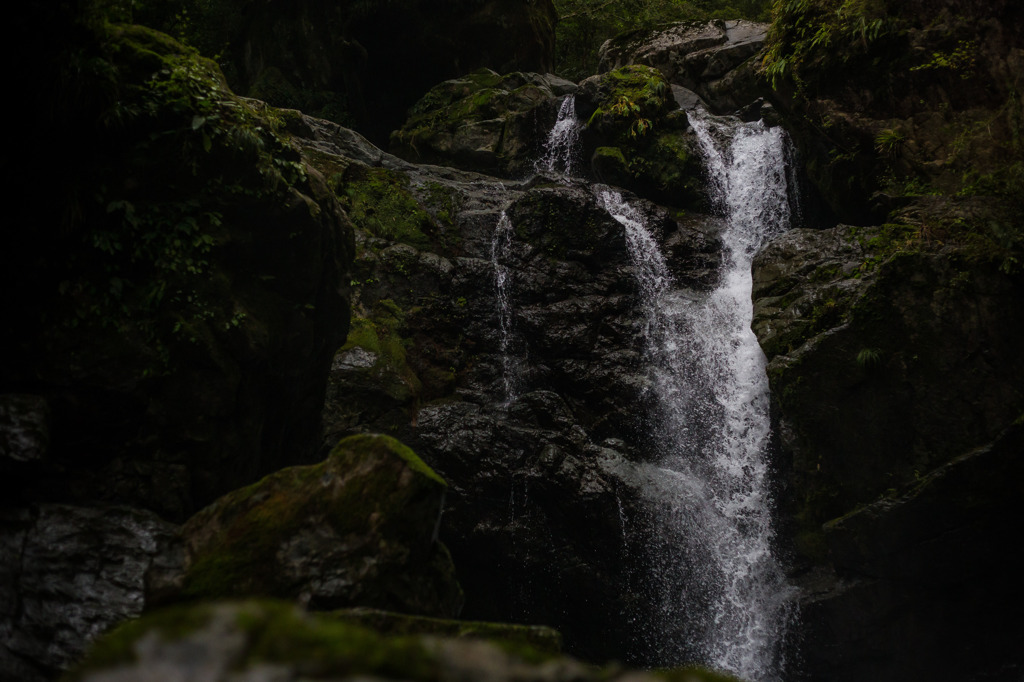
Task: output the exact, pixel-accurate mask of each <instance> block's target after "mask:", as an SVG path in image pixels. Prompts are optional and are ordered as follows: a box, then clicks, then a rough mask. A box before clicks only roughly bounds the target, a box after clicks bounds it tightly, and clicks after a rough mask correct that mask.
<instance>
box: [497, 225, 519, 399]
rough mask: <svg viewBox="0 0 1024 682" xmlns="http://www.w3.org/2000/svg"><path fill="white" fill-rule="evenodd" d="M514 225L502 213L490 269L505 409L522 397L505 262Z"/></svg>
mask: <svg viewBox="0 0 1024 682" xmlns="http://www.w3.org/2000/svg"><path fill="white" fill-rule="evenodd" d="M512 234H513V229H512V221H511V220H509V218H508V215H507V214H506V213H505V211H502V212H501V217H500V218H498V222H497V224H496V225H495V226H494V235H493V236H492V237H491V265H492V267H493V268H494V289H495V299H496V301H497V304H498V305H497V307H498V331H499V334H500V337H499V348H500V351H501V379H502V385H503V387H504V402H505V405H506V406H507V405H510V404H511V403H512V402H513V401H515V399H516V397H518V395H519V377H520V373H521V372H520V370H521V368H520V364H521V362H522V360H521V359H520V358H518V357H517V356H516V355H515V354H514V350H515V349H514V345H515V318H514V317H513V311H512V298H511V287H512V273H511V272H510V271H509V269H508V267H507V266H506V265H505V263H504V262H503V261H504V260H505V259H506V258H507V255H508V252H509V249H510V248H511V247H512Z"/></svg>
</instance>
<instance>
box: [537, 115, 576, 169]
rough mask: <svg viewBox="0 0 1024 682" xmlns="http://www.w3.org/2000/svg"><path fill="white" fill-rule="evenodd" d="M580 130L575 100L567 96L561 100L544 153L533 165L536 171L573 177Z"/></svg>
mask: <svg viewBox="0 0 1024 682" xmlns="http://www.w3.org/2000/svg"><path fill="white" fill-rule="evenodd" d="M581 128H582V126H581V125H580V122H579V121H578V120H577V119H576V98H575V97H574V96H573V95H569V96H567V97H566V98H565V99H563V100H562V106H561V107H559V109H558V120H556V121H555V125H554V127H552V128H551V132H550V133H548V139H547V141H546V142H545V143H544V153H543V154H542V155H541V157H540V158H539V159H538V160H537V162H536V163H535V164H534V168H535V169H536V171H537V172H538V173H540V172H543V171H547V172H549V173H564V174H565V175H570V176H571V175H573V174H574V173H575V172H576V162H577V154H578V147H579V139H580V129H581Z"/></svg>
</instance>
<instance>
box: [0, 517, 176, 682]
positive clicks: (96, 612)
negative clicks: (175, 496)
mask: <svg viewBox="0 0 1024 682" xmlns="http://www.w3.org/2000/svg"><path fill="white" fill-rule="evenodd" d="M182 558H183V557H182V554H181V545H180V541H178V538H177V527H176V526H175V525H174V524H170V523H167V522H166V521H162V520H161V519H160V518H159V517H157V516H156V515H155V514H152V513H151V512H145V511H140V510H134V509H128V508H124V507H108V508H102V509H97V508H85V507H73V506H68V505H39V506H33V507H30V508H26V509H18V510H14V511H4V512H0V680H4V681H5V682H14V681H15V680H19V681H22V682H24V681H29V680H41V679H48V678H52V677H55V676H56V675H57V674H59V672H60V671H61V670H63V669H64V668H66V667H68V666H69V665H71V664H73V663H75V662H77V661H78V660H79V659H80V658H81V657H82V655H83V654H84V652H85V648H86V646H87V645H88V644H89V643H90V642H91V641H92V640H94V639H95V638H96V637H98V636H99V635H101V634H103V633H104V632H106V631H107V630H108V629H110V628H111V627H113V626H114V625H117V624H118V623H120V622H121V621H123V620H125V619H129V618H135V617H138V616H139V615H140V614H141V613H142V610H143V608H144V607H145V605H146V597H147V593H153V592H159V591H161V590H162V589H163V588H164V587H166V586H167V585H168V584H169V583H171V582H173V581H174V579H175V576H180V573H181V566H182Z"/></svg>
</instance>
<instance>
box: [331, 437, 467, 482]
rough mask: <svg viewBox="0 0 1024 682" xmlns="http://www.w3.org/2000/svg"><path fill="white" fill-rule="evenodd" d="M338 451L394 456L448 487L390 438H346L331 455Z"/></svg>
mask: <svg viewBox="0 0 1024 682" xmlns="http://www.w3.org/2000/svg"><path fill="white" fill-rule="evenodd" d="M339 450H350V451H355V452H370V451H374V450H376V451H378V452H381V453H382V454H384V453H387V454H391V455H395V456H397V457H399V458H400V459H402V460H403V461H404V462H405V463H406V465H408V467H409V468H410V469H412V470H413V471H415V472H417V473H420V474H423V475H424V476H426V477H427V478H429V479H431V480H432V481H434V482H435V483H439V484H440V485H442V486H444V487H446V488H447V487H448V483H447V482H446V481H445V480H444V479H443V478H441V477H440V476H438V475H437V472H435V471H434V470H433V469H431V468H430V467H429V466H427V463H426V462H424V461H423V460H422V459H420V457H419V455H417V454H416V453H415V452H413V451H412V449H411V448H410V447H408V446H407V445H405V444H403V443H402V442H401V441H398V440H396V439H394V438H392V437H390V436H383V435H379V434H373V435H366V434H364V435H356V436H349V437H348V438H344V439H342V440H341V441H339V442H338V444H337V445H336V446H335V447H334V451H332V454H333V452H336V451H339Z"/></svg>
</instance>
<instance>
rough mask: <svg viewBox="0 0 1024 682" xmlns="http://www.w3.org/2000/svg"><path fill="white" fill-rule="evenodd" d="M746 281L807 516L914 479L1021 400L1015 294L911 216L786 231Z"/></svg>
mask: <svg viewBox="0 0 1024 682" xmlns="http://www.w3.org/2000/svg"><path fill="white" fill-rule="evenodd" d="M908 238H910V239H911V242H909V243H911V244H913V246H911V247H909V248H908V247H907V246H905V245H906V244H907V243H908V242H907V240H908ZM754 280H755V291H754V296H755V301H756V303H755V318H754V322H753V328H754V330H755V332H756V333H758V335H759V338H760V339H761V342H762V345H763V347H764V349H765V352H766V353H767V354H768V357H769V365H768V373H769V378H770V381H771V385H772V394H773V399H774V400H775V409H776V410H777V414H778V415H779V416H780V417H779V418H780V419H781V427H782V431H781V434H782V440H783V442H784V445H785V447H786V448H787V449H788V450H789V451H790V452H792V453H793V475H794V476H795V477H796V479H797V480H798V481H799V483H798V488H799V489H800V490H801V492H802V498H803V499H804V502H803V503H802V504H803V505H805V506H804V507H803V509H804V512H806V514H808V516H807V517H806V521H808V522H811V523H821V522H823V521H825V520H827V519H830V518H833V517H836V516H839V515H841V514H844V513H846V512H848V511H849V510H850V509H852V508H853V507H854V505H856V504H858V503H866V502H869V501H871V500H873V499H875V498H876V497H877V496H878V495H880V494H882V493H884V492H885V491H886V490H888V489H890V488H895V489H900V488H902V487H903V486H906V485H910V484H912V483H913V482H914V481H915V478H916V476H918V475H921V474H923V473H925V472H928V471H931V470H932V469H934V468H935V467H937V466H940V465H942V464H943V463H945V462H947V461H949V460H950V459H951V458H953V457H955V456H958V455H960V454H962V453H964V452H966V451H968V450H970V449H971V448H974V447H979V446H981V445H983V444H985V443H989V442H991V441H992V439H993V438H995V436H996V435H997V434H998V433H999V432H1000V431H1001V430H1002V429H1004V428H1006V427H1007V426H1008V425H1009V424H1010V423H1012V422H1013V421H1014V420H1015V419H1016V418H1017V417H1018V416H1020V414H1021V413H1022V412H1024V393H1022V392H1021V390H1020V388H1019V386H1020V385H1022V384H1021V382H1020V379H1024V364H1022V360H1021V358H1020V357H1019V354H1018V353H1017V352H1016V350H1015V348H1014V343H1013V342H1012V341H1010V340H1011V339H1015V338H1019V335H1020V334H1022V333H1024V329H1022V328H1021V324H1022V323H1021V320H1020V319H1018V318H1017V317H1015V316H1007V315H1005V313H1004V311H1006V310H1010V309H1013V308H1014V307H1015V306H1017V305H1018V303H1019V301H1020V300H1021V296H1022V295H1024V292H1022V290H1021V288H1020V284H1019V282H1017V281H1015V280H1014V279H1013V278H1010V277H1006V276H1004V275H1002V274H1000V273H999V272H998V271H997V270H996V269H995V268H993V267H992V264H991V263H988V264H984V263H978V262H975V261H973V260H972V259H971V258H969V257H968V255H967V254H966V253H964V252H962V251H958V250H956V249H952V248H941V247H929V246H928V245H927V244H925V243H921V242H916V243H915V242H913V241H912V237H911V235H910V228H906V227H903V228H901V227H899V226H889V227H886V228H872V229H867V228H861V229H858V228H849V227H842V226H841V227H837V228H833V229H832V230H827V231H823V232H815V231H811V230H800V231H793V232H790V233H789V234H786V235H784V236H783V237H781V238H780V239H778V240H776V241H775V242H774V243H772V244H770V245H769V246H768V248H766V249H765V251H764V252H763V253H762V254H761V255H760V256H758V258H757V260H756V261H755V275H754ZM915 472H916V473H915Z"/></svg>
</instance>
